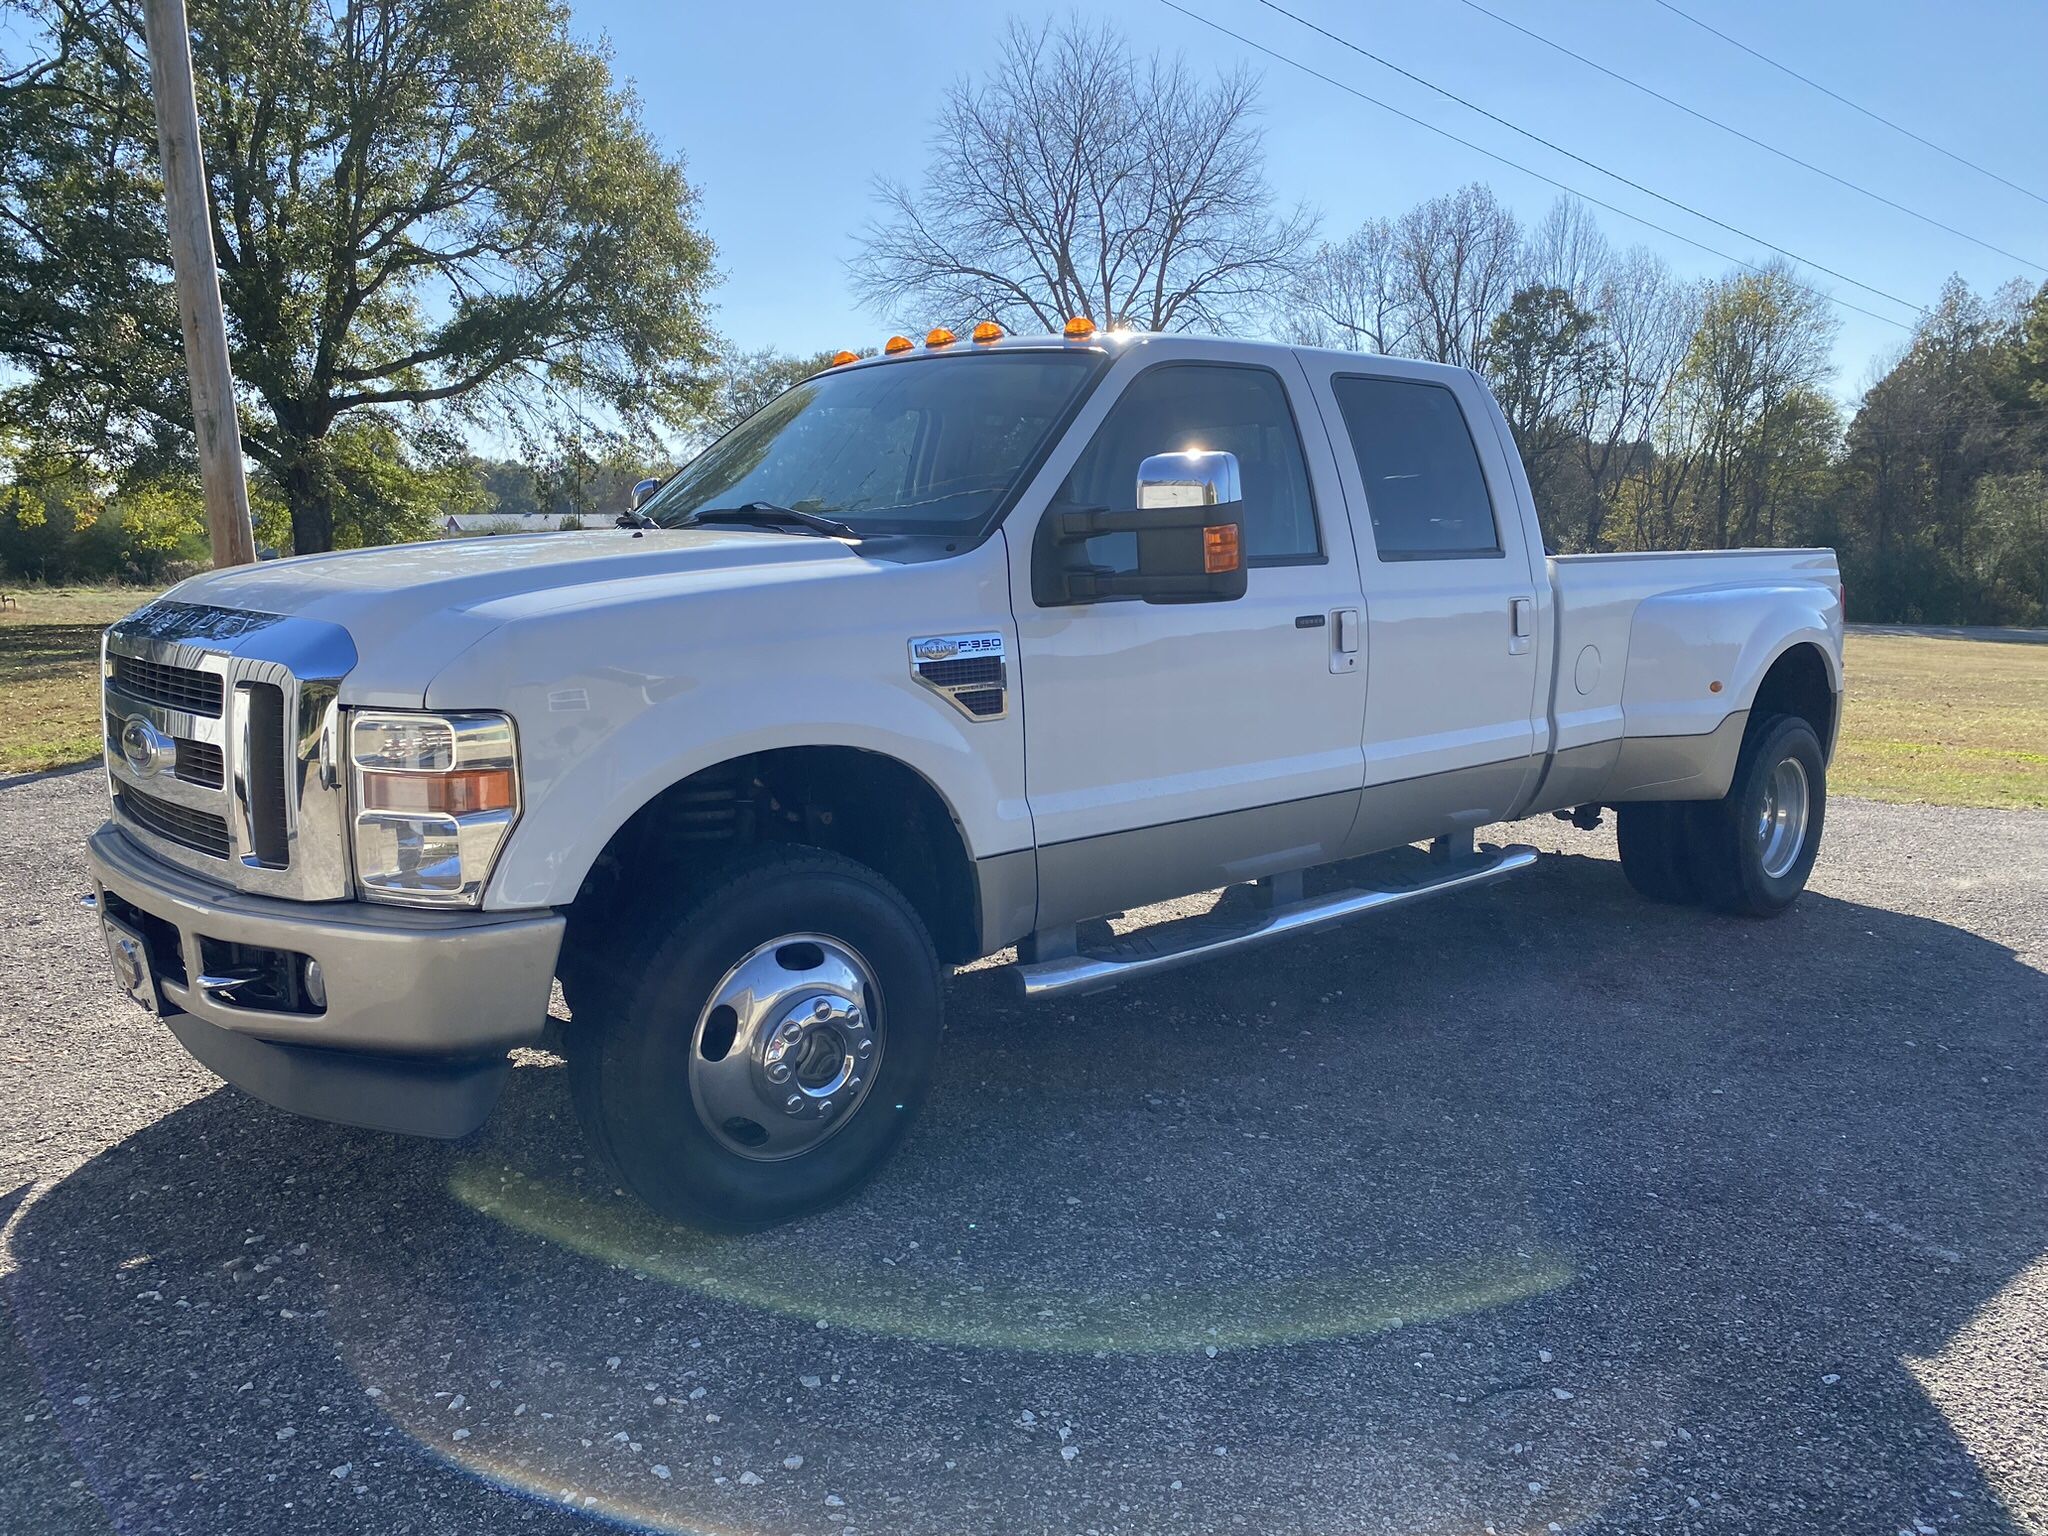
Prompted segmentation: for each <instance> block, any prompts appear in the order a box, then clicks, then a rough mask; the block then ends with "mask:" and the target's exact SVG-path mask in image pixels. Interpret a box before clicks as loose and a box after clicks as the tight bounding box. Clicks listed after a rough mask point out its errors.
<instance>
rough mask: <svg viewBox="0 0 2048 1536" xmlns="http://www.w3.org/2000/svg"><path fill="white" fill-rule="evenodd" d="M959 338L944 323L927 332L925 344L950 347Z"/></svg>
mask: <svg viewBox="0 0 2048 1536" xmlns="http://www.w3.org/2000/svg"><path fill="white" fill-rule="evenodd" d="M959 339H960V338H959V337H958V336H955V335H954V334H953V333H952V332H951V331H949V330H947V329H946V328H945V327H944V326H943V325H935V326H933V327H932V328H931V330H930V331H928V332H926V333H925V338H924V344H925V345H926V346H928V347H950V346H951V345H953V343H954V342H956V341H958V340H959Z"/></svg>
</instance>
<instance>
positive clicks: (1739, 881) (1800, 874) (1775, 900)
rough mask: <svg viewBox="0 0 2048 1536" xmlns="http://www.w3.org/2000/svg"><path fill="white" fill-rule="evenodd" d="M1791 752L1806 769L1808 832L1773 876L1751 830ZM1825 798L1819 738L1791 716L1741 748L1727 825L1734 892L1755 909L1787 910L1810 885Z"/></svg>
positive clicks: (1772, 724)
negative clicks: (1784, 866)
mask: <svg viewBox="0 0 2048 1536" xmlns="http://www.w3.org/2000/svg"><path fill="white" fill-rule="evenodd" d="M1788 757H1796V758H1797V759H1798V760H1799V763H1800V766H1801V767H1803V768H1804V769H1805V770H1806V791H1807V806H1806V832H1805V836H1804V837H1803V838H1802V840H1801V843H1800V848H1799V857H1798V858H1796V859H1795V860H1793V861H1792V866H1791V868H1789V869H1787V870H1786V871H1785V873H1784V874H1782V875H1779V876H1777V877H1775V878H1773V877H1772V876H1770V875H1767V874H1765V873H1764V867H1763V848H1762V846H1761V845H1760V844H1759V843H1758V842H1757V839H1756V838H1755V837H1754V836H1753V835H1751V832H1750V829H1751V828H1752V827H1754V826H1755V825H1756V822H1757V819H1758V817H1759V816H1761V815H1762V813H1763V803H1764V795H1765V792H1766V790H1767V788H1768V786H1769V784H1770V781H1771V775H1772V774H1773V772H1775V771H1776V769H1777V766H1778V764H1779V763H1781V762H1783V761H1784V760H1785V759H1786V758H1788ZM1827 800H1828V795H1827V763H1826V761H1825V760H1824V759H1823V758H1822V756H1821V748H1820V738H1819V737H1817V736H1815V735H1814V733H1813V727H1812V726H1810V725H1808V724H1807V723H1806V722H1805V721H1804V720H1798V719H1792V718H1780V719H1778V720H1775V721H1773V722H1772V723H1771V724H1770V725H1768V726H1766V727H1765V729H1764V730H1763V731H1762V733H1760V734H1759V735H1758V736H1757V738H1756V740H1755V741H1754V742H1753V743H1751V745H1750V747H1749V748H1748V749H1746V750H1745V751H1744V753H1743V761H1742V765H1741V769H1740V771H1739V772H1738V773H1737V775H1736V782H1735V786H1734V792H1733V793H1731V794H1730V795H1729V797H1728V804H1727V811H1726V814H1727V816H1728V818H1729V824H1728V829H1727V830H1728V833H1729V834H1730V835H1731V836H1732V837H1733V838H1734V854H1735V858H1734V865H1735V868H1734V875H1735V880H1736V885H1737V892H1736V895H1737V897H1738V899H1739V902H1740V904H1741V906H1743V907H1744V908H1746V909H1747V910H1749V911H1752V912H1757V913H1771V912H1779V911H1783V910H1784V909H1785V908H1786V907H1788V906H1790V905H1791V904H1792V902H1793V900H1794V898H1796V897H1797V896H1798V895H1799V893H1800V892H1801V891H1803V890H1804V889H1805V888H1806V880H1807V876H1808V875H1810V874H1811V873H1812V872H1813V861H1814V860H1815V859H1816V858H1817V857H1819V855H1820V839H1821V832H1822V829H1823V826H1824V823H1825V822H1826V819H1827Z"/></svg>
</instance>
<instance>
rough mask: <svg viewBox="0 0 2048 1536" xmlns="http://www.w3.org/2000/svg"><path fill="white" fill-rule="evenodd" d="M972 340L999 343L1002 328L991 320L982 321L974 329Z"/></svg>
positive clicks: (1001, 336) (1001, 337)
mask: <svg viewBox="0 0 2048 1536" xmlns="http://www.w3.org/2000/svg"><path fill="white" fill-rule="evenodd" d="M974 339H975V340H976V341H979V342H991V341H1001V340H1002V339H1003V328H1002V327H1001V326H1000V325H997V324H996V323H995V321H993V320H984V321H982V322H981V324H979V325H977V326H976V327H975V328H974Z"/></svg>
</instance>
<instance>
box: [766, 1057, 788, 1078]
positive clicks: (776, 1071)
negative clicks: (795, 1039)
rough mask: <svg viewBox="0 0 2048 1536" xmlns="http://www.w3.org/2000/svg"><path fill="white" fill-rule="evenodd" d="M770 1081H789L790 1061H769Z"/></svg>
mask: <svg viewBox="0 0 2048 1536" xmlns="http://www.w3.org/2000/svg"><path fill="white" fill-rule="evenodd" d="M768 1081H769V1082H771V1083H784V1082H788V1081H789V1063H788V1062H786V1061H771V1062H769V1063H768Z"/></svg>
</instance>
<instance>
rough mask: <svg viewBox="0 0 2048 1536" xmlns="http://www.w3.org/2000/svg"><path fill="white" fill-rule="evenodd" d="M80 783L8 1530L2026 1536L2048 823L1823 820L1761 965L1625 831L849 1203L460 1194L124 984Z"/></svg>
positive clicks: (22, 979) (565, 1143)
mask: <svg viewBox="0 0 2048 1536" xmlns="http://www.w3.org/2000/svg"><path fill="white" fill-rule="evenodd" d="M101 794H102V787H101V784H100V781H99V780H98V778H97V776H96V775H94V774H91V773H86V774H79V775H63V776H57V777H52V778H44V779H40V780H36V781H33V782H27V783H21V784H17V785H15V786H13V787H10V788H6V789H4V790H0V913H4V914H5V916H4V917H0V1221H4V1226H0V1295H4V1297H5V1308H6V1324H7V1326H6V1328H5V1329H4V1330H0V1530H5V1531H8V1532H16V1531H19V1532H36V1533H44V1532H51V1533H71V1532H106V1531H118V1532H121V1533H124V1536H126V1533H143V1532H148V1533H159V1532H163V1533H199V1532H206V1533H217V1532H258V1531H260V1532H266V1533H267V1532H275V1531H285V1530H289V1531H292V1532H294V1533H309V1536H317V1533H341V1532H347V1533H351V1536H353V1533H360V1532H384V1531H393V1532H398V1531H403V1532H470V1531H479V1532H481V1531H489V1532H499V1531H521V1532H527V1531H532V1532H556V1531H572V1530H575V1531H580V1530H587V1529H601V1528H604V1524H605V1523H606V1522H609V1523H610V1524H611V1525H613V1526H623V1527H628V1528H638V1527H647V1528H651V1529H656V1530H668V1531H681V1532H705V1533H716V1536H796V1533H813V1536H858V1533H861V1532H867V1533H874V1536H880V1533H889V1536H896V1533H926V1532H930V1533H947V1536H954V1533H979V1532H989V1533H1016V1532H1041V1531H1043V1532H1052V1531H1060V1532H1077V1533H1079V1532H1099V1533H1145V1532H1153V1531H1206V1530H1217V1531H1243V1532H1255V1533H1258V1536H1294V1533H1303V1536H1308V1533H1315V1536H1329V1533H1338V1532H1342V1533H1347V1536H1349V1533H1367V1532H1388V1533H1397V1532H1398V1533H1402V1536H1415V1533H1452V1532H1461V1533H1462V1532H1481V1531H1494V1532H1500V1533H1510V1532H1524V1531H1530V1532H1545V1531H1571V1532H1582V1531H1583V1532H1641V1531H1650V1530H1653V1529H1654V1530H1658V1531H1674V1532H1691V1531H1731V1532H1733V1531H1741V1532H1800V1533H1807V1532H1835V1531H1841V1532H1852V1531H1853V1532H1877V1533H1881V1536H1888V1533H1891V1532H1894V1531H1900V1532H1913V1533H1916V1536H1918V1533H1928V1532H1934V1531H1940V1532H1951V1531H1954V1532H1964V1531H1967V1532H2013V1531H2025V1532H2036V1533H2038V1532H2048V1429H2044V1426H2048V1257H2044V1255H2048V815H2044V814H2039V813H2003V812H1990V811H1963V810H1944V809H1934V808H1926V807H1891V806H1881V805H1873V804H1863V803H1857V802H1838V803H1836V804H1835V805H1834V806H1833V807H1832V808H1831V812H1830V820H1829V826H1828V833H1827V839H1826V845H1825V847H1824V849H1823V852H1822V855H1821V859H1820V863H1819V866H1818V868H1817V869H1816V871H1815V874H1814V881H1813V889H1812V890H1811V891H1810V892H1809V893H1808V895H1807V896H1806V897H1805V898H1803V899H1802V900H1801V902H1800V903H1799V904H1798V906H1797V907H1796V908H1795V909H1794V910H1793V911H1792V912H1791V913H1790V914H1789V915H1788V916H1786V917H1785V918H1783V919H1781V920H1779V921H1776V922H1769V923H1756V922H1747V921H1738V920H1734V919H1728V918H1721V917H1716V916H1707V915H1702V914H1700V913H1697V912H1691V911H1681V910H1673V909H1667V908H1662V907H1656V906H1651V905H1647V904H1645V903H1642V902H1640V901H1638V900H1636V899H1635V898H1634V897H1632V896H1631V894H1630V893H1629V891H1628V890H1627V888H1626V886H1625V885H1624V884H1623V881H1622V878H1621V874H1620V871H1619V868H1618V867H1617V865H1616V864H1615V862H1614V845H1613V839H1612V836H1611V833H1610V832H1608V831H1604V830H1603V831H1599V832H1594V833H1581V832H1577V831H1574V830H1572V829H1571V828H1569V827H1565V826H1563V825H1562V824H1560V823H1557V822H1554V821H1550V820H1548V819H1546V820H1544V821H1542V822H1539V823H1531V824H1528V825H1526V826H1525V827H1522V828H1518V829H1516V832H1517V835H1518V836H1521V837H1523V838H1525V839H1527V840H1529V841H1534V842H1536V843H1537V844H1538V845H1539V846H1541V847H1543V848H1545V849H1546V850H1550V851H1552V852H1553V853H1554V855H1555V856H1554V857H1551V858H1548V859H1546V860H1544V861H1543V862H1541V863H1540V864H1539V865H1538V866H1537V868H1536V869H1535V870H1533V871H1531V872H1530V873H1528V874H1526V875H1523V876H1520V877H1518V878H1516V879H1514V880H1511V881H1508V882H1505V883H1503V884H1500V885H1498V886H1496V887H1493V888H1491V889H1488V890H1485V891H1481V892H1478V893H1474V894H1471V895H1468V896H1462V897H1457V898H1448V899H1445V900H1443V901H1441V902H1438V903H1434V904H1424V905H1421V906H1418V907H1415V908H1412V909H1406V910H1403V911H1399V912H1394V913H1390V914H1388V915H1386V916H1384V917H1381V918H1378V919H1371V920H1368V921H1366V922H1364V923H1361V924H1357V925H1354V926H1352V927H1349V928H1347V929H1343V930H1339V931H1337V932H1334V933H1330V934H1326V935H1322V936H1318V937H1313V938H1306V939H1300V940H1296V941H1292V942H1289V943H1286V944H1283V945H1281V946H1278V947H1275V948H1272V949H1268V950H1265V951H1262V952H1259V953H1256V954H1252V955H1249V956H1244V957H1239V958H1236V959H1231V960H1224V961H1219V962H1215V963H1212V964H1209V965H1207V966H1203V967H1196V968H1192V969H1189V970H1186V971H1183V972H1179V973H1176V974H1174V975H1171V976H1168V977H1164V978H1160V979H1157V980H1154V981H1151V982H1148V983H1143V984H1137V985H1133V986H1132V987H1130V988H1128V989H1125V990H1123V991H1119V992H1111V993H1108V994H1104V995H1102V996H1098V997H1093V998H1086V999H1082V1000H1079V1001H1074V1002H1066V1003H1055V1004H1051V1005H1035V1006H1027V1005H1024V1004H1022V1003H1019V1002H1017V1001H1014V1000H1013V999H1012V998H1011V997H1010V996H1009V995H1008V993H1007V991H1006V990H1005V989H1004V988H1003V987H1002V986H1001V984H1000V983H999V981H998V979H997V978H995V977H994V976H992V975H991V974H988V973H987V972H986V971H985V970H982V971H970V972H966V973H963V974H962V975H960V976H959V977H958V978H957V979H956V980H955V982H954V983H953V985H952V988H951V991H950V1003H949V1006H950V1009H951V1012H950V1028H949V1032H948V1042H947V1055H946V1058H945V1060H944V1062H943V1064H942V1068H941V1079H940V1083H939V1086H938V1088H937V1091H936V1092H935V1094H934V1096H933V1099H932V1101H931V1103H930V1105H929V1108H928V1110H927V1112H926V1114H925V1116H924V1117H923V1119H922V1120H921V1121H920V1123H919V1125H918V1127H917V1128H916V1130H915V1131H914V1132H913V1134H912V1136H911V1137H910V1139H909V1141H908V1142H907V1143H906V1145H905V1147H904V1150H903V1152H902V1154H901V1155H900V1156H899V1157H898V1158H897V1160H896V1161H895V1162H894V1163H893V1164H892V1165H891V1166H890V1167H889V1169H888V1170H887V1171H886V1172H885V1173H884V1174H883V1176H882V1177H881V1178H880V1179H879V1180H877V1181H876V1182H875V1183H874V1184H873V1185H871V1186H870V1187H869V1188H868V1189H867V1190H866V1192H864V1193H863V1194H862V1195H861V1196H860V1197H859V1198H858V1199H857V1200H856V1201H854V1202H853V1203H851V1204H849V1205H847V1206H845V1207H842V1208H840V1209H838V1210H835V1211H833V1212H830V1213H827V1214H825V1215H823V1216H820V1217H817V1218H813V1219H811V1220H809V1221H806V1222H803V1223H800V1224H798V1225H795V1226H791V1227H787V1228H783V1229H780V1230H778V1231H775V1232H772V1233H769V1234H766V1235H764V1236H757V1237H750V1238H745V1239H710V1238H704V1237H699V1236H694V1235H691V1234H688V1233H684V1232H679V1231H676V1230H674V1229H670V1228H665V1227H663V1226H662V1225H660V1224H659V1223H657V1222H655V1221H654V1220H652V1219H651V1218H649V1217H647V1216H645V1215H643V1214H642V1213H641V1212H640V1211H639V1209H638V1208H637V1207H636V1206H635V1205H634V1204H633V1203H632V1202H631V1201H629V1200H627V1199H626V1198H624V1197H623V1196H621V1195H620V1194H618V1193H617V1192H616V1191H614V1190H612V1189H611V1188H609V1187H608V1186H607V1185H606V1183H605V1181H604V1179H603V1177H602V1175H601V1174H599V1173H598V1172H597V1170H596V1168H595V1166H594V1164H593V1163H592V1161H591V1160H590V1159H589V1158H588V1157H587V1156H586V1155H585V1153H584V1148H583V1145H582V1142H581V1139H580V1137H579V1134H578V1131H577V1129H576V1125H575V1121H574V1117H573V1115H572V1114H571V1111H570V1107H569V1101H568V1094H567V1089H566V1085H565V1083H564V1081H563V1077H564V1074H563V1071H562V1068H561V1066H560V1064H559V1062H557V1061H556V1060H555V1059H554V1058H552V1057H549V1056H546V1055H544V1054H541V1053H532V1054H530V1055H528V1056H526V1057H525V1058H523V1059H522V1063H521V1065H520V1068H519V1070H517V1071H516V1072H515V1073H514V1074H513V1080H512V1086H511V1088H510V1090H509V1091H508V1094H507V1096H506V1099H505V1102H504V1103H503V1104H502V1105H501V1107H500V1109H499V1111H498V1112H497V1114H496V1115H495V1116H494V1118H493V1119H492V1121H491V1122H490V1124H489V1125H488V1126H487V1127H486V1128H485V1130H484V1131H483V1132H481V1133H479V1134H478V1135H477V1136H476V1137H474V1138H472V1139H470V1140H469V1141H467V1142H464V1143H460V1144H455V1145H441V1144H435V1143H428V1142H418V1141H407V1140H401V1139H398V1138H394V1137H389V1136H384V1135H379V1134H373V1133H369V1132H361V1131H352V1130H345V1129H342V1128H339V1127H334V1126H326V1125H318V1124H313V1123H310V1122H304V1121H299V1120H294V1119H292V1118H290V1117H288V1116H285V1115H282V1114H280V1113H277V1112H276V1111H273V1110H271V1109H269V1108H267V1107H266V1106H264V1105H262V1104H259V1103H256V1102H255V1101H253V1100H250V1099H248V1098H245V1097H243V1096H242V1095H240V1094H239V1093H237V1092H235V1091H234V1090H231V1089H226V1088H223V1087H222V1086H221V1085H220V1084H218V1083H217V1082H216V1081H215V1080H214V1079H213V1078H212V1077H211V1076H209V1075H208V1074H207V1073H206V1072H205V1071H204V1070H203V1069H202V1068H200V1067H198V1066H196V1065H194V1064H193V1063H191V1062H190V1061H188V1060H187V1059H186V1058H185V1057H184V1056H183V1055H182V1053H181V1052H180V1051H179V1050H178V1049H177V1047H176V1046H175V1045H174V1044H173V1042H172V1041H171V1039H170V1037H169V1036H168V1035H167V1034H166V1033H165V1032H164V1031H163V1030H162V1029H161V1027H160V1026H158V1025H156V1024H154V1023H152V1022H150V1021H148V1020H146V1019H145V1018H144V1017H143V1016H142V1015H141V1014H140V1013H139V1012H137V1011H135V1010H134V1009H133V1008H131V1007H130V1006H129V1005H127V1004H126V1003H124V1002H122V1001H121V1000H120V999H119V998H117V996H116V995H115V993H114V992H113V990H112V986H111V983H110V980H109V977H108V975H107V966H106V961H105V957H104V954H103V952H102V950H101V949H100V947H99V941H98V938H97V935H96V932H95V928H94V924H93V921H92V919H91V917H90V915H89V914H88V913H86V912H84V911H83V910H81V909H80V908H79V907H78V906H77V905H76V898H77V895H78V893H79V892H80V891H81V890H83V889H84V888H85V885H86V878H85V867H84V861H83V857H82V852H81V847H82V844H83V841H84V838H85V836H86V834H87V832H88V831H89V830H90V829H91V828H92V827H93V826H95V825H96V824H97V823H98V821H99V820H100V817H101Z"/></svg>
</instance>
